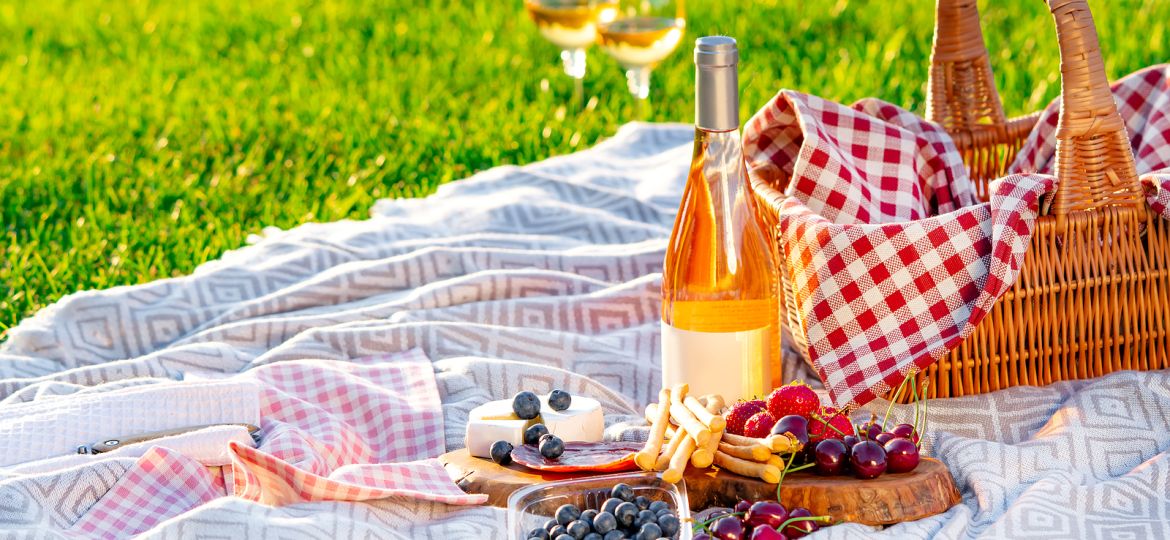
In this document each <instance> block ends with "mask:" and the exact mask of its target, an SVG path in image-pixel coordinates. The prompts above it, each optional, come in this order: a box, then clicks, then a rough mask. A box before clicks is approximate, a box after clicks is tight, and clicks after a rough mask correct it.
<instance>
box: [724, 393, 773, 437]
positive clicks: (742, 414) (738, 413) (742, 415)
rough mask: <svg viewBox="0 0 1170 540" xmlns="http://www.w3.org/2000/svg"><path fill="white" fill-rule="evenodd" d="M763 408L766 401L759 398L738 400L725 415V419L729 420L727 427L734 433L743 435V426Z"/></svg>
mask: <svg viewBox="0 0 1170 540" xmlns="http://www.w3.org/2000/svg"><path fill="white" fill-rule="evenodd" d="M762 410H764V402H763V401H760V400H758V399H756V400H752V401H737V402H736V403H735V404H734V405H732V406H731V408H730V409H728V410H727V413H726V414H724V415H723V419H724V420H727V427H726V428H725V429H727V432H728V433H731V434H732V435H743V427H744V425H745V424H747V421H748V419H749V418H751V417H752V416H753V415H755V414H756V413H758V412H760V411H762Z"/></svg>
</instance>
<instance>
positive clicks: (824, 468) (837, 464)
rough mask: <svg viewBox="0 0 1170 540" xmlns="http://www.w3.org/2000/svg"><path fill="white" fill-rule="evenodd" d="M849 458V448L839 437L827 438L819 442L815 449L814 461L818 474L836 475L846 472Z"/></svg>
mask: <svg viewBox="0 0 1170 540" xmlns="http://www.w3.org/2000/svg"><path fill="white" fill-rule="evenodd" d="M848 459H849V449H848V448H846V447H845V443H843V442H841V441H839V440H837V439H825V440H823V441H821V442H819V443H817V446H816V449H815V450H813V463H815V464H816V465H815V467H816V471H817V474H819V475H821V476H836V475H838V474H841V473H843V472H845V464H846V463H847V460H848Z"/></svg>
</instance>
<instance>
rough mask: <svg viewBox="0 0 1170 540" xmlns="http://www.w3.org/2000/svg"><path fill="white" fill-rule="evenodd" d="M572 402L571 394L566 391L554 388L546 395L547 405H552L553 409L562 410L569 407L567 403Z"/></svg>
mask: <svg viewBox="0 0 1170 540" xmlns="http://www.w3.org/2000/svg"><path fill="white" fill-rule="evenodd" d="M572 402H573V396H570V395H569V393H568V392H566V391H564V390H561V389H559V388H558V389H556V390H553V391H552V393H550V394H549V395H548V406H549V407H552V409H553V410H554V411H563V410H565V409H568V408H569V404H571V403H572Z"/></svg>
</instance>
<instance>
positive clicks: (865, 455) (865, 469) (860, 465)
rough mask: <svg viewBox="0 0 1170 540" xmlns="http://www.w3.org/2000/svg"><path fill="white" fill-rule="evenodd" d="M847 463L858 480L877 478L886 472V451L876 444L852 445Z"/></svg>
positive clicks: (870, 442)
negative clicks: (851, 453)
mask: <svg viewBox="0 0 1170 540" xmlns="http://www.w3.org/2000/svg"><path fill="white" fill-rule="evenodd" d="M849 463H850V464H851V465H852V466H853V473H854V474H856V475H857V477H858V478H877V477H879V476H881V474H882V473H884V472H886V451H885V449H883V448H882V446H881V445H880V444H878V443H876V442H873V441H861V442H859V443H857V444H855V445H853V455H852V456H850V458H849Z"/></svg>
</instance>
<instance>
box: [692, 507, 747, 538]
mask: <svg viewBox="0 0 1170 540" xmlns="http://www.w3.org/2000/svg"><path fill="white" fill-rule="evenodd" d="M743 515H744V512H728V513H726V514H719V515H718V516H715V517H713V518H711V519H708V520H707V521H704V522H702V523H696V524H695V526H694V528H693V530H694V532H696V533H698V532H702V531H705V530H707V525H710V524H712V523H715V522H716V521H719V520H720V519H723V518H725V517H728V516H731V517H741V516H743Z"/></svg>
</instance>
